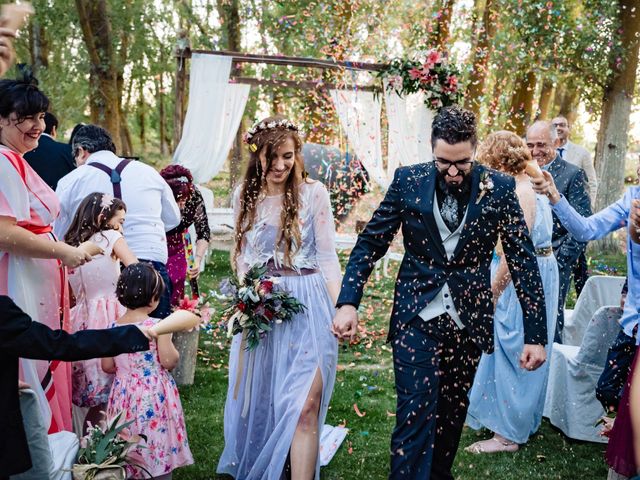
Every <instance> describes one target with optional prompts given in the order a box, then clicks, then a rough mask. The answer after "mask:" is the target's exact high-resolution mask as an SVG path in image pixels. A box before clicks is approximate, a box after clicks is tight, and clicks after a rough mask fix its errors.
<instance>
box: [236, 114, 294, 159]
mask: <svg viewBox="0 0 640 480" xmlns="http://www.w3.org/2000/svg"><path fill="white" fill-rule="evenodd" d="M274 128H284V129H286V130H292V131H294V132H300V129H299V128H298V126H297V125H295V124H294V123H293V122H292V121H291V120H287V119H284V118H283V119H282V120H274V121H272V122H269V123H267V122H260V123H256V124H255V125H254V126H253V127H252V128H251V130H249V131H248V132H247V133H245V134H244V142H245V143H246V144H247V145H249V150H251V151H252V152H254V153H255V152H256V151H257V150H258V146H257V145H256V144H255V143H253V142H252V141H251V140H252V139H253V136H254V135H255V134H256V133H258V132H262V131H264V130H271V129H274Z"/></svg>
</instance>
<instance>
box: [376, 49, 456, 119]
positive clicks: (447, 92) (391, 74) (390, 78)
mask: <svg viewBox="0 0 640 480" xmlns="http://www.w3.org/2000/svg"><path fill="white" fill-rule="evenodd" d="M378 76H379V77H380V78H383V79H386V80H387V88H388V89H390V90H394V91H395V92H397V93H398V95H400V96H403V95H408V94H410V93H417V92H423V93H424V103H425V104H426V105H427V107H429V108H430V109H432V110H439V109H441V108H442V107H448V106H449V105H453V104H456V103H460V100H461V99H462V91H461V90H460V86H459V84H458V79H459V78H460V71H459V70H458V68H457V67H456V66H455V65H454V64H452V63H449V62H448V61H447V57H446V55H444V54H442V53H441V52H439V51H438V50H435V49H434V50H429V51H428V52H427V53H426V55H425V59H424V60H423V61H418V60H403V59H399V58H396V59H394V60H392V61H391V63H390V64H389V66H388V67H387V68H385V69H384V70H382V71H381V72H380V73H379V74H378Z"/></svg>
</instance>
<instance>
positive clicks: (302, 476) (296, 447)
mask: <svg viewBox="0 0 640 480" xmlns="http://www.w3.org/2000/svg"><path fill="white" fill-rule="evenodd" d="M321 401H322V374H321V373H320V369H317V370H316V376H315V378H314V379H313V383H312V384H311V390H309V396H308V397H307V400H306V401H305V402H304V406H303V407H302V412H301V413H300V419H299V420H298V426H297V427H296V432H295V434H294V435H293V442H292V443H291V452H290V453H291V455H290V456H291V480H312V479H313V477H314V475H315V471H316V460H317V458H318V447H319V445H318V443H319V440H320V431H319V426H318V415H319V413H320V402H321Z"/></svg>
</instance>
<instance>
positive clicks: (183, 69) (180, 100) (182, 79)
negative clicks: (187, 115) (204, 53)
mask: <svg viewBox="0 0 640 480" xmlns="http://www.w3.org/2000/svg"><path fill="white" fill-rule="evenodd" d="M189 48H190V47H189V36H188V34H187V32H186V31H185V30H181V31H180V33H179V34H178V41H177V45H176V81H175V105H174V106H173V142H172V143H173V148H174V149H176V148H178V144H179V143H180V138H181V137H182V127H183V123H184V110H185V93H186V92H185V90H186V87H187V59H186V58H184V57H183V56H181V54H182V53H184V52H185V51H186V50H188V49H189Z"/></svg>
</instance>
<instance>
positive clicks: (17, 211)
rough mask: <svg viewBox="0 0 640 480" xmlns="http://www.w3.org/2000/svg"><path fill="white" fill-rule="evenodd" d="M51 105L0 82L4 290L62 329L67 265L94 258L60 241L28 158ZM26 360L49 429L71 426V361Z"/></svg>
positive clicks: (0, 291)
mask: <svg viewBox="0 0 640 480" xmlns="http://www.w3.org/2000/svg"><path fill="white" fill-rule="evenodd" d="M48 107H49V99H48V98H47V97H46V96H45V95H44V93H42V92H41V91H40V90H38V88H37V87H36V86H34V85H31V84H29V83H27V82H21V81H16V80H0V232H1V233H0V295H8V296H9V297H11V299H12V300H13V301H14V302H15V303H16V304H17V305H18V306H19V307H20V308H21V309H22V310H23V311H24V312H25V313H27V314H28V315H29V316H30V317H31V318H33V319H35V320H37V321H39V322H42V323H44V324H45V325H47V326H48V327H50V328H53V329H59V328H60V326H63V327H64V328H68V327H69V323H68V319H69V317H68V313H69V304H68V296H67V291H66V288H67V278H66V267H67V266H68V267H71V268H75V267H77V266H79V265H82V264H83V263H85V262H87V261H89V260H90V259H91V256H90V255H89V253H88V252H87V251H86V250H85V248H84V247H74V246H71V245H67V244H66V243H64V242H58V241H57V239H56V238H55V236H54V235H53V233H52V228H51V224H52V223H53V221H54V220H55V218H56V217H57V216H58V213H59V211H60V205H59V203H58V199H57V198H56V195H55V193H54V192H53V190H51V188H49V186H48V185H47V184H46V183H45V182H44V181H43V180H42V179H41V178H40V177H39V176H38V174H37V173H36V172H35V171H34V170H33V169H32V168H31V167H30V166H29V164H28V163H27V162H26V161H25V160H24V158H23V155H24V153H26V152H28V151H30V150H33V149H34V148H36V146H37V145H38V139H39V138H40V135H41V134H42V132H43V131H44V127H45V125H44V114H45V112H46V110H47V108H48ZM21 365H22V373H23V377H24V378H23V380H26V382H27V383H29V384H30V385H31V386H32V387H34V388H35V389H36V390H37V391H36V394H37V395H38V400H39V404H40V407H41V410H42V413H43V417H44V419H45V424H46V426H47V427H48V429H49V432H50V433H53V432H57V431H60V430H71V429H72V422H71V395H70V393H71V369H70V364H67V363H59V362H53V363H49V362H46V361H35V360H22V361H21ZM44 391H47V395H46V397H45V395H44ZM47 399H48V400H47Z"/></svg>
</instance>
